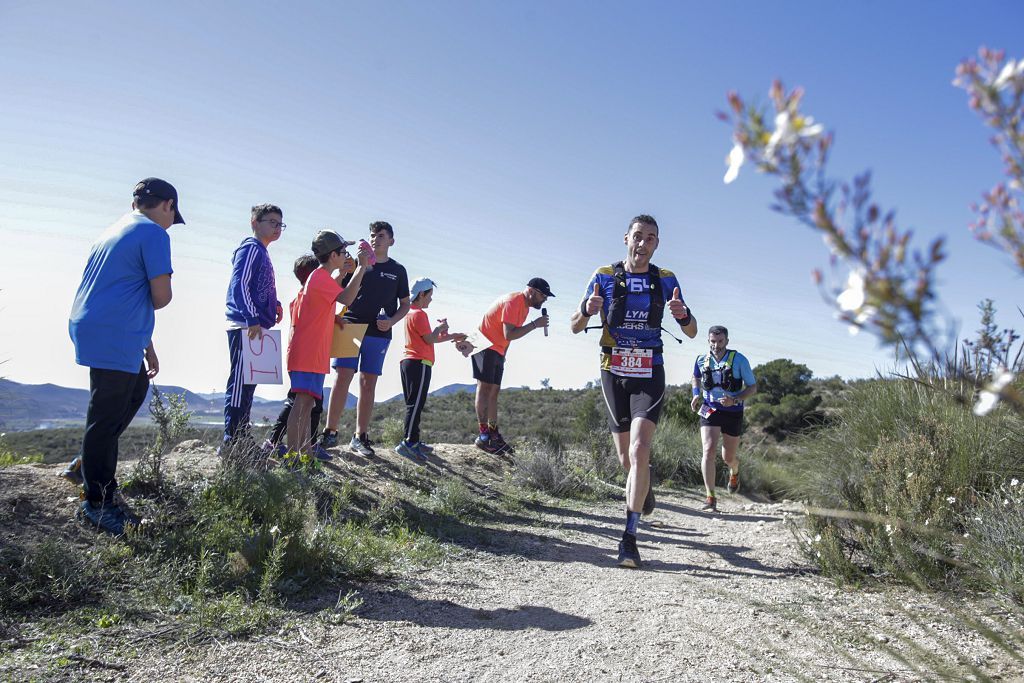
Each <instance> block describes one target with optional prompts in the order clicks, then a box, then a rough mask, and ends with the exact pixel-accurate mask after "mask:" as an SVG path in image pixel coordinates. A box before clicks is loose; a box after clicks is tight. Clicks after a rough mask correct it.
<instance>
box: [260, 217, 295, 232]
mask: <svg viewBox="0 0 1024 683" xmlns="http://www.w3.org/2000/svg"><path fill="white" fill-rule="evenodd" d="M256 222H257V223H270V227H272V228H281V229H282V230H284V229H285V228H287V227H288V226H287V225H286V224H285V223H282V222H281V221H275V220H274V219H273V218H261V219H259V220H258V221H256Z"/></svg>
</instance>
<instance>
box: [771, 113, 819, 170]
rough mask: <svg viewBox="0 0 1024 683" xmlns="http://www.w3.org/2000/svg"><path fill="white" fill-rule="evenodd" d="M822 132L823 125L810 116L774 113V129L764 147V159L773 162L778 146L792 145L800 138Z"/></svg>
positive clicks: (806, 137) (812, 137)
mask: <svg viewBox="0 0 1024 683" xmlns="http://www.w3.org/2000/svg"><path fill="white" fill-rule="evenodd" d="M824 132H825V127H824V126H823V125H821V124H820V123H815V122H814V119H813V118H811V117H810V116H808V117H806V118H803V117H800V116H797V117H790V115H789V112H788V111H780V112H779V113H778V114H776V115H775V130H773V131H772V135H771V137H770V138H768V144H767V145H766V146H765V148H764V158H765V161H767V162H768V163H772V164H774V163H775V154H776V152H777V151H778V149H779V146H783V147H792V146H793V145H795V144H796V143H797V141H798V140H799V139H800V138H804V139H807V140H811V139H814V138H817V137H820V136H821V134H822V133H824Z"/></svg>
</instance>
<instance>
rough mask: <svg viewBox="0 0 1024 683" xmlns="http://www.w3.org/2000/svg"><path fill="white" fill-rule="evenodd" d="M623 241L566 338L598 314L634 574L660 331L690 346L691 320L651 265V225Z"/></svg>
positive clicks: (654, 419)
mask: <svg viewBox="0 0 1024 683" xmlns="http://www.w3.org/2000/svg"><path fill="white" fill-rule="evenodd" d="M624 241H625V243H626V259H625V260H624V261H619V262H618V263H614V264H612V265H610V266H603V267H601V268H598V269H597V270H596V271H595V272H594V275H593V276H592V277H591V278H590V282H589V284H588V285H587V290H586V292H585V293H584V295H583V301H581V302H580V307H579V310H577V311H576V312H575V313H573V316H572V332H573V334H577V333H579V332H582V331H584V330H587V329H595V328H590V327H588V326H587V325H588V323H589V321H590V319H591V318H592V317H593V316H595V315H597V314H600V316H601V318H600V319H601V325H600V328H599V329H600V330H601V392H602V395H603V397H604V403H605V405H606V406H607V408H608V427H609V429H610V430H611V432H612V436H613V437H614V440H615V450H616V451H617V452H618V455H619V461H620V462H621V463H622V466H623V468H625V470H626V472H628V476H627V478H626V529H625V531H624V532H623V534H622V540H621V541H620V542H619V559H618V563H619V566H621V567H629V568H633V569H638V568H639V567H640V565H641V560H640V552H639V550H638V549H637V545H636V532H637V524H638V522H639V520H640V515H641V513H643V514H649V513H650V512H651V511H652V510H653V509H654V495H653V491H652V489H651V478H650V456H651V441H652V440H653V438H654V430H655V427H657V425H658V418H659V417H660V416H661V408H662V405H663V400H662V399H664V397H665V366H664V356H663V354H662V342H661V333H662V329H663V327H662V326H663V324H666V323H668V322H670V321H674V322H675V324H676V325H678V326H679V329H680V330H682V332H683V334H685V335H686V336H687V337H690V338H691V339H692V338H693V337H694V336H696V334H697V321H696V320H695V319H694V317H693V315H692V314H691V313H690V309H689V307H687V305H686V303H685V302H684V301H683V298H682V295H681V294H680V291H679V282H678V280H676V276H675V275H674V274H673V273H672V271H670V270H667V269H665V268H659V267H657V266H655V265H654V264H653V263H651V257H652V256H654V251H655V250H656V249H657V248H658V244H659V241H660V237H659V230H658V223H657V221H655V220H654V218H653V217H651V216H648V215H641V216H637V217H636V218H634V219H633V220H631V221H630V222H629V226H628V228H627V230H626V235H625V237H624ZM669 327H672V326H671V325H670V326H669Z"/></svg>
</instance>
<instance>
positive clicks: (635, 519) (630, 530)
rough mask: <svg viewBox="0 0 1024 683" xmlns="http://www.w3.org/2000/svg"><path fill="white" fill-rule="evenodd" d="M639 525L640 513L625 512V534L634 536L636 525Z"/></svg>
mask: <svg viewBox="0 0 1024 683" xmlns="http://www.w3.org/2000/svg"><path fill="white" fill-rule="evenodd" d="M639 523H640V513H639V512H631V511H629V510H626V533H627V534H632V535H633V536H636V525H637V524H639Z"/></svg>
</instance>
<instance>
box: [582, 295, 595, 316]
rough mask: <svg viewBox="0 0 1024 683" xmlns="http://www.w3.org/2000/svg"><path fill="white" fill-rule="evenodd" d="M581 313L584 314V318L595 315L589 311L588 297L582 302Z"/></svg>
mask: <svg viewBox="0 0 1024 683" xmlns="http://www.w3.org/2000/svg"><path fill="white" fill-rule="evenodd" d="M580 315H582V316H583V317H584V318H591V317H593V316H591V315H590V314H589V313H587V300H586V299H584V300H583V302H582V303H581V304H580Z"/></svg>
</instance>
